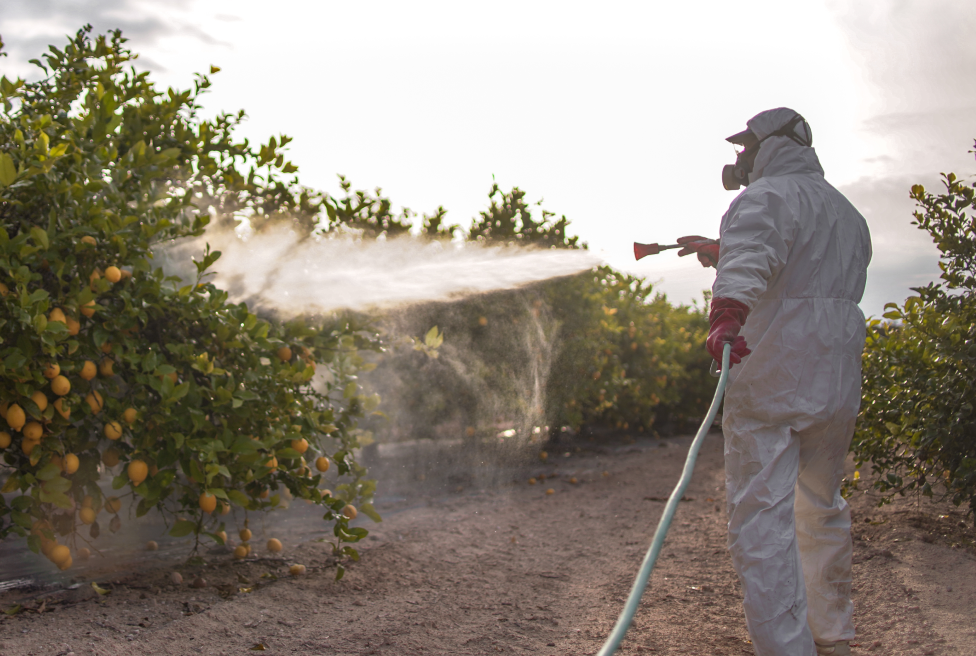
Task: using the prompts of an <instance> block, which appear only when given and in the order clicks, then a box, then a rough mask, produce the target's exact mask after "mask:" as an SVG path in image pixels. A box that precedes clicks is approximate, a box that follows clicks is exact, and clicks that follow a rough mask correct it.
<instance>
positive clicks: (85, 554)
mask: <svg viewBox="0 0 976 656" xmlns="http://www.w3.org/2000/svg"><path fill="white" fill-rule="evenodd" d="M75 553H76V554H77V555H78V560H88V559H89V558H91V549H89V548H88V547H81V548H80V549H78V551H76V552H75Z"/></svg>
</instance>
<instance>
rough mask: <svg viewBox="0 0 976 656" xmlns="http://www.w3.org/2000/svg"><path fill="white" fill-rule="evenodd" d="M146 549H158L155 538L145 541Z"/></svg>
mask: <svg viewBox="0 0 976 656" xmlns="http://www.w3.org/2000/svg"><path fill="white" fill-rule="evenodd" d="M146 551H159V544H158V543H157V542H156V541H155V540H150V541H149V542H147V543H146Z"/></svg>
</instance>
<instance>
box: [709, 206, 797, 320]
mask: <svg viewBox="0 0 976 656" xmlns="http://www.w3.org/2000/svg"><path fill="white" fill-rule="evenodd" d="M795 222H796V217H795V216H794V213H793V211H792V209H791V208H790V207H788V205H787V203H786V202H785V201H784V199H783V198H782V197H781V196H780V195H779V194H777V193H776V192H774V191H772V190H771V189H769V188H768V187H765V188H752V187H750V188H749V189H747V190H746V191H745V192H743V193H742V194H741V195H740V196H739V197H738V198H736V199H735V201H733V202H732V206H731V207H729V211H728V212H727V213H726V215H725V216H724V217H723V219H722V227H721V230H720V232H719V238H720V240H721V242H720V243H721V248H720V250H719V259H718V266H717V273H716V276H715V284H714V285H712V295H713V296H714V297H715V298H732V299H735V300H737V301H741V302H743V303H745V304H746V305H747V306H748V307H749V309H750V310H751V309H752V308H754V307H755V305H756V302H757V301H758V300H759V297H760V296H762V294H763V293H764V292H765V291H766V287H767V285H768V283H769V280H770V279H771V278H772V277H774V276H775V275H776V274H777V273H779V271H780V270H781V269H782V268H783V266H784V265H785V264H786V258H787V257H788V255H789V252H790V247H791V246H792V244H793V236H794V234H795V226H796V223H795Z"/></svg>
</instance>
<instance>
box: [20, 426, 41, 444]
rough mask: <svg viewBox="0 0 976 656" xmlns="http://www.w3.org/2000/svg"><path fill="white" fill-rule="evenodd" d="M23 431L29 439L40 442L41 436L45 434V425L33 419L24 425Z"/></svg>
mask: <svg viewBox="0 0 976 656" xmlns="http://www.w3.org/2000/svg"><path fill="white" fill-rule="evenodd" d="M23 432H24V437H26V438H27V439H28V440H32V441H34V442H39V441H40V439H41V436H42V435H44V426H42V425H41V424H39V423H38V422H36V421H32V422H30V423H29V424H27V425H26V426H24V431H23Z"/></svg>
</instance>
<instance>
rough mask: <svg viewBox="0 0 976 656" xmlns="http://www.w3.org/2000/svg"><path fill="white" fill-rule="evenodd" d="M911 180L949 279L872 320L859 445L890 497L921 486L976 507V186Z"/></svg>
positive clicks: (950, 178) (861, 459)
mask: <svg viewBox="0 0 976 656" xmlns="http://www.w3.org/2000/svg"><path fill="white" fill-rule="evenodd" d="M944 185H945V191H944V193H940V194H932V193H929V192H928V191H926V190H925V188H924V187H922V186H921V185H915V186H914V187H912V191H911V194H912V198H914V199H915V201H916V202H917V203H918V205H919V210H918V211H916V212H915V221H913V223H916V224H917V225H918V227H919V228H920V229H922V230H926V231H927V232H928V233H929V234H931V235H932V238H933V240H934V241H935V243H936V244H937V245H938V247H939V250H940V251H941V253H942V255H941V261H940V263H939V266H940V268H941V269H942V276H941V277H942V282H940V283H931V284H929V285H927V286H925V287H920V288H917V289H915V290H914V291H915V292H916V293H917V295H916V296H911V297H909V298H908V299H907V300H906V301H905V303H904V304H902V305H900V306H899V305H897V304H894V303H891V304H888V305H887V306H886V309H887V310H888V311H887V312H886V313H885V315H884V317H885V318H886V319H888V320H889V322H891V323H888V322H882V321H880V320H873V321H870V322H869V325H868V340H867V348H866V350H865V354H864V360H863V363H864V377H863V380H864V383H863V402H862V409H861V416H860V419H859V422H858V429H857V433H856V435H855V439H854V443H853V446H852V450H853V452H854V457H855V461H856V462H857V464H858V465H863V464H865V463H869V462H870V464H871V469H872V470H873V471H874V472H875V473H876V474H877V475H878V479H877V482H876V483H875V487H876V488H877V489H878V490H880V491H881V492H882V493H883V499H885V500H890V498H891V497H892V496H893V495H895V494H902V495H904V494H907V493H909V492H916V493H919V494H921V495H924V496H928V497H932V496H937V497H948V498H950V499H951V500H952V501H953V503H955V504H956V505H962V504H967V505H968V506H969V512H970V513H972V512H973V511H974V510H976V414H974V412H973V405H974V403H976V296H974V292H976V225H974V218H976V217H974V216H973V209H974V190H973V187H972V186H971V185H968V184H965V183H963V182H962V181H960V180H959V179H958V178H956V176H955V175H954V174H952V173H949V174H947V175H945V176H944Z"/></svg>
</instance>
